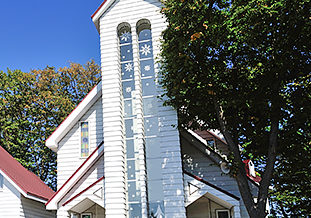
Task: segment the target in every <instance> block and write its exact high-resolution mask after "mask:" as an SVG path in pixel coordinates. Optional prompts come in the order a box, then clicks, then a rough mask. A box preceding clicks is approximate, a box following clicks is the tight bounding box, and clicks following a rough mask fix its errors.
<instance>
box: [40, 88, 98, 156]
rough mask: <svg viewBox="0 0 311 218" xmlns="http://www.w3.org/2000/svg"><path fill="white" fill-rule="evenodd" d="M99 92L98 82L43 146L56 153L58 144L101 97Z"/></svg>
mask: <svg viewBox="0 0 311 218" xmlns="http://www.w3.org/2000/svg"><path fill="white" fill-rule="evenodd" d="M101 90H102V83H101V82H99V83H98V84H97V85H96V86H95V87H94V88H93V89H92V90H91V91H90V92H89V93H88V94H87V95H86V96H85V97H84V99H83V100H82V101H81V102H80V103H79V104H78V106H77V107H76V108H75V109H74V110H73V111H72V112H71V113H70V114H69V115H68V116H67V117H66V119H65V120H64V121H63V122H62V123H61V124H60V125H59V126H58V127H57V128H56V129H55V131H54V132H53V133H52V135H50V136H49V138H48V139H47V140H46V141H45V145H46V146H47V147H48V148H50V149H51V150H52V151H54V152H57V148H58V142H59V141H60V140H61V139H62V138H63V137H64V136H65V135H66V134H67V133H68V132H69V131H70V129H71V128H72V127H73V126H74V125H75V124H76V123H77V122H78V120H79V119H81V117H82V116H83V115H84V114H85V113H86V111H87V110H88V109H90V107H91V106H92V105H93V104H94V103H95V101H96V100H97V99H98V98H99V97H100V96H101V94H102V92H101Z"/></svg>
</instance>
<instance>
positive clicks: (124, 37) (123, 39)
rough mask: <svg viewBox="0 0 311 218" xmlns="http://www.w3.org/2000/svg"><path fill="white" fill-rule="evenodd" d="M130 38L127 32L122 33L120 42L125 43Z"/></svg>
mask: <svg viewBox="0 0 311 218" xmlns="http://www.w3.org/2000/svg"><path fill="white" fill-rule="evenodd" d="M130 37H131V34H130V33H129V32H126V31H125V32H123V33H122V35H121V40H122V41H125V42H127V40H129V39H130Z"/></svg>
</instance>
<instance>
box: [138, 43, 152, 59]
mask: <svg viewBox="0 0 311 218" xmlns="http://www.w3.org/2000/svg"><path fill="white" fill-rule="evenodd" d="M140 52H141V53H142V54H143V55H145V56H147V55H148V54H149V53H151V49H150V45H147V44H145V45H143V46H142V47H141V49H140Z"/></svg>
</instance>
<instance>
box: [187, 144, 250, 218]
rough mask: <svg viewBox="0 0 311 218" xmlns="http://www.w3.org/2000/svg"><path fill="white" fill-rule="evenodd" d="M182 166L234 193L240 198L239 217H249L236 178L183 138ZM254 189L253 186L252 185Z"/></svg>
mask: <svg viewBox="0 0 311 218" xmlns="http://www.w3.org/2000/svg"><path fill="white" fill-rule="evenodd" d="M182 151H183V156H184V158H183V167H184V169H185V170H186V171H188V172H190V173H192V174H194V175H197V176H199V177H201V178H203V179H204V180H206V181H208V182H210V183H212V184H214V185H216V186H217V187H219V188H221V189H223V190H226V191H228V192H230V193H231V194H234V195H235V196H237V197H239V198H240V199H241V200H240V212H241V217H243V218H244V217H245V218H247V217H249V216H248V214H247V211H246V208H245V206H244V203H243V201H242V197H241V195H240V192H239V187H238V184H237V182H236V180H235V179H234V178H232V177H230V176H229V175H226V174H224V173H222V171H221V169H220V168H219V166H217V165H216V164H215V163H214V162H212V161H211V160H210V159H209V158H208V157H207V156H206V154H203V153H202V152H201V151H200V150H198V149H197V148H196V147H195V146H193V145H191V144H190V143H188V141H186V140H183V143H182ZM252 187H253V189H255V187H254V186H252Z"/></svg>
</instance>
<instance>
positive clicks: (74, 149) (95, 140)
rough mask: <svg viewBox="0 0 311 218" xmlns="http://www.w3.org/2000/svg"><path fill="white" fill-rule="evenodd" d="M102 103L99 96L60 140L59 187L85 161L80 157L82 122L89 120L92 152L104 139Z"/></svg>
mask: <svg viewBox="0 0 311 218" xmlns="http://www.w3.org/2000/svg"><path fill="white" fill-rule="evenodd" d="M102 117H103V115H102V103H101V98H99V99H98V100H97V101H96V102H95V103H94V104H93V106H92V107H91V108H90V109H89V110H88V111H87V112H86V113H85V114H84V115H83V117H82V118H81V119H80V120H79V122H78V123H76V124H75V125H74V127H73V128H72V129H71V130H70V131H69V132H68V133H67V135H66V136H65V137H64V138H63V139H62V140H61V141H60V142H59V145H58V152H57V189H59V188H60V187H61V186H62V185H63V184H64V183H65V182H66V180H67V179H68V178H69V177H70V176H71V175H72V174H73V173H74V171H75V170H76V169H77V168H78V167H79V166H80V165H81V164H82V163H83V162H84V161H85V158H81V157H80V146H81V145H80V140H81V139H80V137H81V136H80V122H81V121H88V122H89V134H90V154H91V153H92V152H93V151H94V149H95V148H96V146H98V145H99V144H100V142H102V140H103V121H102V120H103V119H102Z"/></svg>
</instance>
